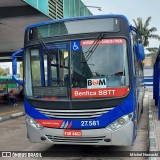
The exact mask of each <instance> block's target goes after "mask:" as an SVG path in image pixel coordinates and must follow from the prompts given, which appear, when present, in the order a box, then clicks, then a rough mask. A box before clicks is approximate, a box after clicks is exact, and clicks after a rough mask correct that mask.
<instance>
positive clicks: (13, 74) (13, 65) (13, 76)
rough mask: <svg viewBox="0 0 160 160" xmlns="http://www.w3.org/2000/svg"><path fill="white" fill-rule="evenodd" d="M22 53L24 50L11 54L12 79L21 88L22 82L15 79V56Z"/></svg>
mask: <svg viewBox="0 0 160 160" xmlns="http://www.w3.org/2000/svg"><path fill="white" fill-rule="evenodd" d="M23 53H24V49H21V50H19V51H17V52H15V53H13V54H12V79H13V80H14V81H15V82H16V83H18V84H19V85H21V86H23V81H21V80H18V79H17V77H16V75H17V56H22V55H23Z"/></svg>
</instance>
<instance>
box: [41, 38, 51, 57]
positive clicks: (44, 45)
mask: <svg viewBox="0 0 160 160" xmlns="http://www.w3.org/2000/svg"><path fill="white" fill-rule="evenodd" d="M39 43H40V44H41V45H42V46H43V48H44V49H45V51H46V53H47V55H48V56H49V58H50V60H53V55H52V53H51V52H50V50H49V49H48V48H47V46H46V43H45V42H44V41H43V39H40V40H39Z"/></svg>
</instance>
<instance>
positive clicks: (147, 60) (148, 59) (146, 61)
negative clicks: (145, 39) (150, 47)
mask: <svg viewBox="0 0 160 160" xmlns="http://www.w3.org/2000/svg"><path fill="white" fill-rule="evenodd" d="M143 64H144V66H153V60H152V57H151V56H149V57H145V59H144V61H143Z"/></svg>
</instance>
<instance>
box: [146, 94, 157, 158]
mask: <svg viewBox="0 0 160 160" xmlns="http://www.w3.org/2000/svg"><path fill="white" fill-rule="evenodd" d="M148 105H149V112H148V119H149V123H148V125H149V126H148V129H149V152H152V151H157V148H156V136H155V126H154V118H153V112H152V106H151V99H150V96H148ZM149 160H157V158H156V157H149Z"/></svg>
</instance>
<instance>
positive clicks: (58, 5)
mask: <svg viewBox="0 0 160 160" xmlns="http://www.w3.org/2000/svg"><path fill="white" fill-rule="evenodd" d="M24 1H25V2H26V3H28V4H29V5H31V6H33V7H34V8H36V9H38V10H39V11H40V12H42V13H44V14H45V15H47V16H48V17H50V18H51V19H61V18H70V17H79V16H88V15H92V13H91V12H90V10H89V9H88V8H87V7H86V6H85V5H84V4H83V2H82V1H81V0H24Z"/></svg>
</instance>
